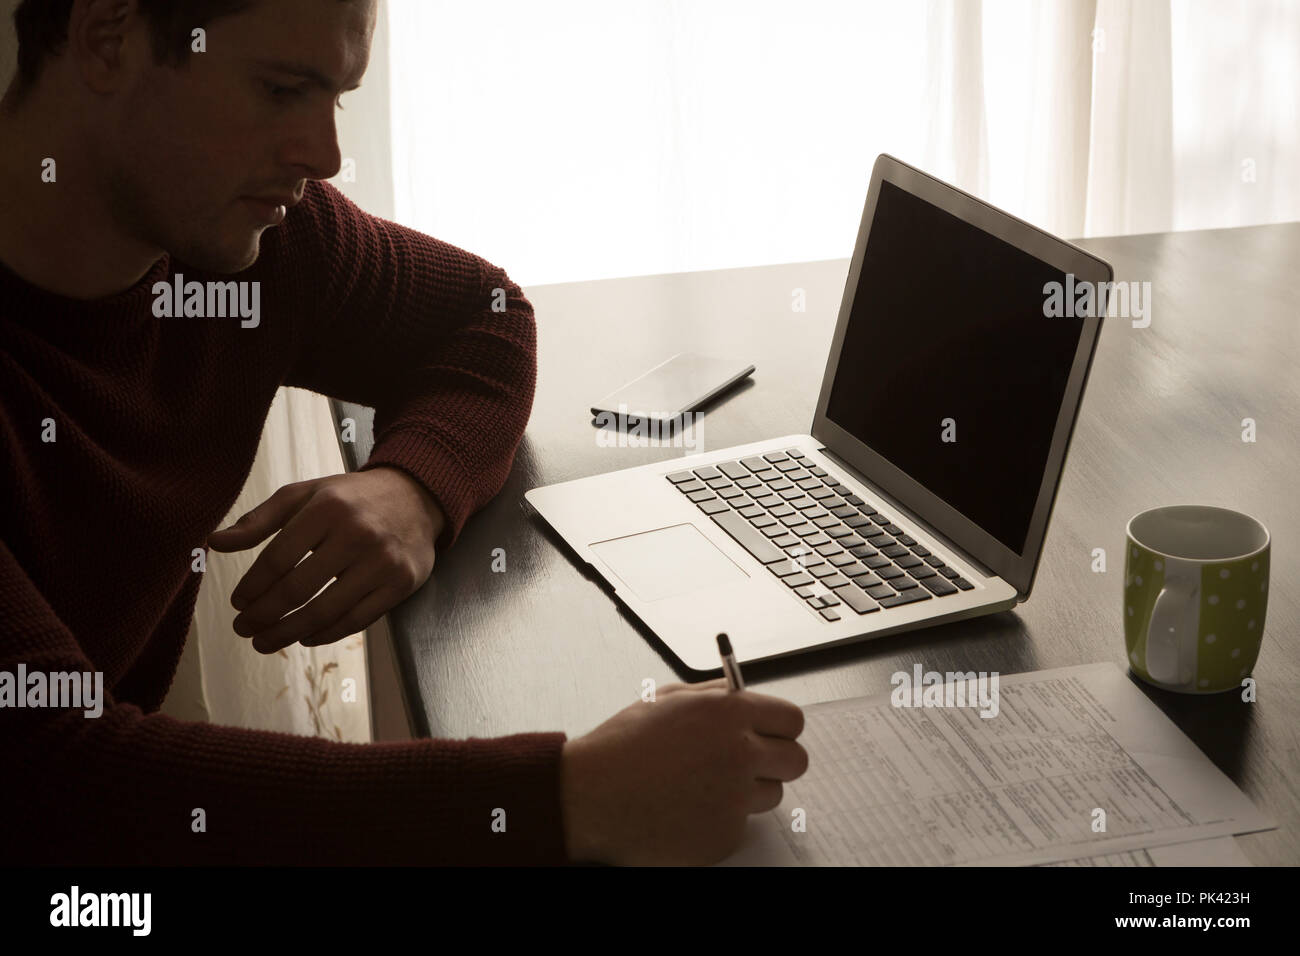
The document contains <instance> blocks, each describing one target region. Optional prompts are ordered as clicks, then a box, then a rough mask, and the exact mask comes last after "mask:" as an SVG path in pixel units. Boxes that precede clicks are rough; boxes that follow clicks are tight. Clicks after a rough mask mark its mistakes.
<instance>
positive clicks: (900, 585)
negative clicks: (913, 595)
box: [889, 574, 916, 591]
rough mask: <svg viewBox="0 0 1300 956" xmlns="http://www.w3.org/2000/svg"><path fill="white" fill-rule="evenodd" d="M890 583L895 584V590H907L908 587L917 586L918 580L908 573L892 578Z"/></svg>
mask: <svg viewBox="0 0 1300 956" xmlns="http://www.w3.org/2000/svg"><path fill="white" fill-rule="evenodd" d="M889 583H890V584H892V585H893V586H894V590H895V591H906V590H907V589H908V588H914V587H916V582H915V581H913V580H912V579H911V578H909V577H908V576H907V575H906V574H904V575H903V576H902V577H899V578H891V579H890V582H889Z"/></svg>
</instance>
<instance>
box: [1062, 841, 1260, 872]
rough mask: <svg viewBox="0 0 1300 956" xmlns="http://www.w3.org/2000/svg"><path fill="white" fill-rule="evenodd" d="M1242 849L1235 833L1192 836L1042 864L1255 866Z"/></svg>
mask: <svg viewBox="0 0 1300 956" xmlns="http://www.w3.org/2000/svg"><path fill="white" fill-rule="evenodd" d="M1254 865H1255V864H1253V863H1251V862H1250V859H1249V858H1248V857H1247V856H1246V854H1244V853H1242V852H1241V847H1240V846H1238V845H1237V840H1236V838H1234V837H1216V838H1214V839H1213V840H1193V841H1192V842H1191V843H1171V844H1169V845H1168V846H1153V847H1151V849H1149V850H1125V851H1123V852H1121V853H1107V854H1104V855H1103V856H1089V857H1084V858H1083V859H1081V860H1066V861H1065V862H1063V863H1044V864H1043V866H1254Z"/></svg>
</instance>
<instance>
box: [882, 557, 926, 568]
mask: <svg viewBox="0 0 1300 956" xmlns="http://www.w3.org/2000/svg"><path fill="white" fill-rule="evenodd" d="M882 553H883V552H882ZM894 563H895V564H896V565H898V566H899V567H900V568H902V569H903V570H904V571H907V570H910V569H911V568H915V567H917V566H918V565H920V564H921V559H920V558H918V557H917V556H916V555H914V554H909V555H908V556H907V557H905V558H895V559H894Z"/></svg>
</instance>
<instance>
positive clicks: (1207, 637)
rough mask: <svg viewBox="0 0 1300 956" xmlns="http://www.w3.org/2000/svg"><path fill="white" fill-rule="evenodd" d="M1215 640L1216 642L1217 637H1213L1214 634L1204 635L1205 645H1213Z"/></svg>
mask: <svg viewBox="0 0 1300 956" xmlns="http://www.w3.org/2000/svg"><path fill="white" fill-rule="evenodd" d="M1217 640H1218V637H1217V635H1214V634H1206V635H1205V643H1206V644H1213V643H1214V642H1215V641H1217Z"/></svg>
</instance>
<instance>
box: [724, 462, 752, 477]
mask: <svg viewBox="0 0 1300 956" xmlns="http://www.w3.org/2000/svg"><path fill="white" fill-rule="evenodd" d="M718 470H719V471H721V472H722V473H723V474H724V475H726V476H727V477H728V478H730V479H732V480H733V481H740V480H741V479H742V478H748V477H749V469H748V468H746V467H745V466H744V465H742V464H741V463H740V462H738V461H728V462H725V463H723V464H721V465H719V466H718Z"/></svg>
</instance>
